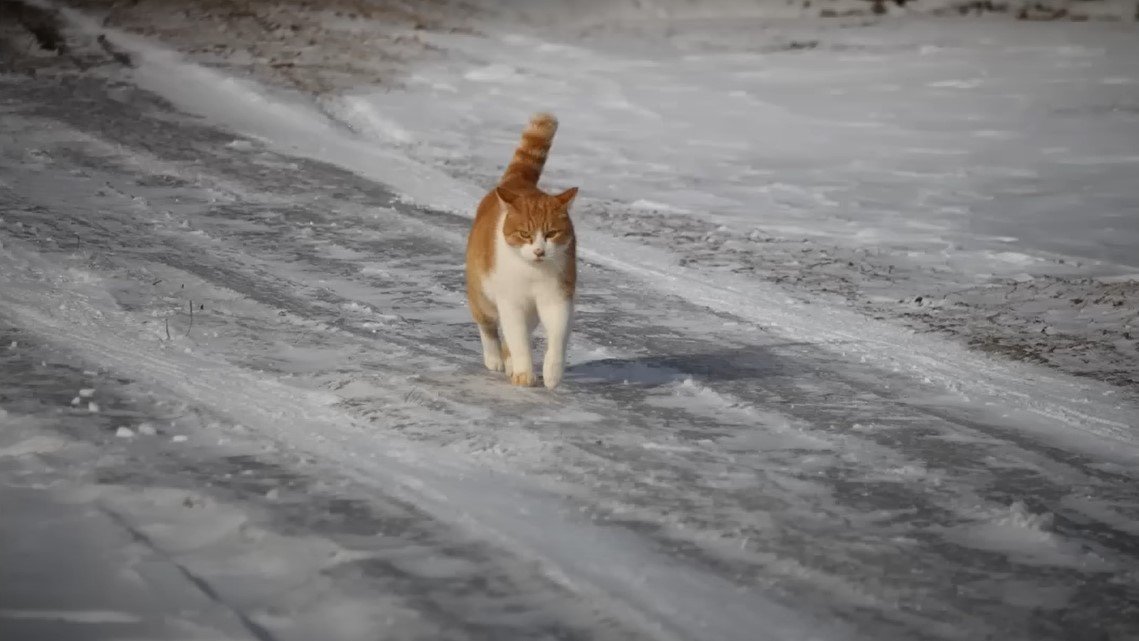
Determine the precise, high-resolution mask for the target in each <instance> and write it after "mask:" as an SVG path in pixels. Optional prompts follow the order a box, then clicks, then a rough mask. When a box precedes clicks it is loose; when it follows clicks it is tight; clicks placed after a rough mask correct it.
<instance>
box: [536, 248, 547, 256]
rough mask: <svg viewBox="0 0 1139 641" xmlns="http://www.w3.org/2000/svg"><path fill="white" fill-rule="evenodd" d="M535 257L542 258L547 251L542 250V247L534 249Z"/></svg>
mask: <svg viewBox="0 0 1139 641" xmlns="http://www.w3.org/2000/svg"><path fill="white" fill-rule="evenodd" d="M534 255H535V256H537V257H538V258H541V257H542V256H545V255H546V250H544V249H542V248H541V247H535V248H534Z"/></svg>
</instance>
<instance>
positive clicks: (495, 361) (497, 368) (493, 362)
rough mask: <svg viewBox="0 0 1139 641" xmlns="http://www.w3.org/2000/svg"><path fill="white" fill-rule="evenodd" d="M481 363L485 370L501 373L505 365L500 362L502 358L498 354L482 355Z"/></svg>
mask: <svg viewBox="0 0 1139 641" xmlns="http://www.w3.org/2000/svg"><path fill="white" fill-rule="evenodd" d="M482 362H483V364H484V365H486V368H487V369H489V370H490V371H492V372H502V371H505V370H506V365H505V364H504V363H503V362H502V356H500V355H498V354H483V357H482Z"/></svg>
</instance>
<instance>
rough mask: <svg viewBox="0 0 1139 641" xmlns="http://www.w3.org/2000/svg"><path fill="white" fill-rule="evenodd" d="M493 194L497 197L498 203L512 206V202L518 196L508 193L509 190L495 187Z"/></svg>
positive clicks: (511, 192)
mask: <svg viewBox="0 0 1139 641" xmlns="http://www.w3.org/2000/svg"><path fill="white" fill-rule="evenodd" d="M494 193H495V194H497V195H498V200H499V202H502V203H505V204H507V205H510V204H513V203H514V201H516V200H518V194H517V193H515V192H513V191H510V190H509V189H504V188H502V187H495V188H494Z"/></svg>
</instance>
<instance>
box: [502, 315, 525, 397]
mask: <svg viewBox="0 0 1139 641" xmlns="http://www.w3.org/2000/svg"><path fill="white" fill-rule="evenodd" d="M498 314H499V323H500V324H501V325H502V337H503V338H504V339H505V340H506V349H507V350H509V353H510V356H509V361H508V363H507V366H506V369H507V372H508V373H509V374H510V382H511V383H513V384H515V385H520V386H523V387H529V386H531V385H533V384H534V360H533V355H532V354H531V353H530V329H531V327H530V324H529V323H528V322H527V314H526V310H525V308H523V307H522V306H521V305H510V304H500V305H499V308H498Z"/></svg>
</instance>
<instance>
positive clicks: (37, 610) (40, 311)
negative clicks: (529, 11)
mask: <svg viewBox="0 0 1139 641" xmlns="http://www.w3.org/2000/svg"><path fill="white" fill-rule="evenodd" d="M155 60H157V61H158V62H155V63H153V64H152V65H151V66H149V67H148V66H147V64H148V63H147V62H143V63H142V67H140V69H139V70H137V71H136V72H134V73H133V75H132V74H130V73H128V72H126V71H120V70H117V69H114V68H111V69H106V70H100V71H87V72H76V71H72V70H68V69H64V68H61V67H54V68H51V69H48V70H47V71H41V72H40V73H38V74H37V75H36V77H28V76H24V75H18V74H12V73H7V74H4V75H0V141H2V143H0V274H2V275H3V281H2V283H0V350H3V351H0V408H2V409H0V423H2V424H3V426H4V427H3V429H2V430H0V439H2V440H0V480H2V484H0V637H3V638H4V639H8V638H13V639H23V638H27V639H32V638H59V639H64V638H76V639H82V638H103V636H104V635H107V636H109V635H115V634H118V635H121V636H127V637H131V638H138V637H140V636H145V637H146V638H162V639H167V638H169V639H183V638H195V639H196V638H218V637H219V636H221V637H223V638H253V639H261V640H262V641H264V640H266V639H279V640H282V641H283V640H286V639H298V640H299V639H315V638H321V639H330V640H331V639H364V638H385V639H389V638H390V639H440V638H447V639H637V638H646V639H716V640H721V639H723V640H737V639H738V640H740V641H745V640H746V641H751V640H756V639H863V638H864V639H878V640H881V639H970V640H972V639H985V638H1009V639H1030V638H1031V639H1071V638H1103V639H1112V640H1121V639H1128V638H1135V636H1136V635H1139V543H1137V541H1139V489H1137V487H1139V486H1137V485H1136V481H1137V477H1139V435H1137V434H1136V432H1135V427H1134V422H1135V421H1134V419H1135V418H1136V416H1137V415H1139V414H1137V408H1136V406H1135V405H1134V403H1133V400H1132V397H1131V396H1130V395H1129V394H1128V393H1127V392H1126V391H1125V390H1122V389H1120V388H1116V387H1112V386H1110V385H1108V384H1105V383H1100V382H1097V381H1094V380H1089V379H1076V378H1072V377H1068V376H1066V375H1063V374H1060V373H1057V372H1054V371H1051V370H1045V369H1042V368H1038V367H1036V366H1031V365H1026V364H1022V363H1015V362H1002V361H999V360H996V359H992V358H989V357H987V356H984V355H979V354H976V353H974V352H971V351H969V350H967V349H965V348H963V347H962V346H960V345H958V344H956V343H953V342H949V341H943V340H941V339H938V338H936V337H931V336H925V335H915V334H912V333H910V332H908V331H906V330H904V329H901V328H898V327H896V326H893V325H889V324H886V323H881V322H878V321H874V320H871V319H868V318H865V317H863V316H861V315H859V314H858V313H857V312H856V311H853V310H850V309H845V308H842V307H840V306H834V305H831V304H828V303H827V302H826V301H816V302H810V300H809V299H808V300H804V299H802V298H796V297H792V296H788V295H785V294H782V293H781V292H780V290H777V289H774V288H772V287H770V286H768V285H766V284H764V283H759V282H755V281H754V280H753V279H751V278H748V277H747V274H738V273H732V272H731V271H725V272H723V273H721V274H717V276H716V277H715V278H709V277H708V273H707V272H701V271H698V270H694V271H689V270H685V269H681V268H678V267H676V266H675V264H674V261H673V258H672V257H670V256H669V255H667V254H665V253H663V252H662V251H661V250H660V248H659V247H654V246H653V245H652V244H651V243H645V244H643V245H642V244H640V243H635V242H630V240H629V239H628V238H615V237H606V234H603V233H600V232H598V231H594V232H593V233H592V235H590V232H588V231H586V232H584V237H585V238H587V239H588V242H587V243H586V249H587V250H588V251H587V252H586V254H585V256H586V258H585V261H584V265H583V269H582V283H583V284H582V286H581V299H580V308H579V309H580V315H579V320H578V322H577V325H576V334H575V338H574V340H573V342H572V347H571V353H570V360H571V366H570V368H569V371H568V373H567V380H566V382H565V385H564V388H561V389H559V390H558V391H557V392H555V393H550V392H547V391H545V390H542V389H534V390H518V389H515V388H511V387H510V386H508V385H505V384H504V383H503V382H502V381H501V380H499V378H497V377H495V376H493V375H491V374H489V373H488V372H486V371H485V370H483V369H482V367H481V362H480V359H479V358H478V354H479V348H478V345H477V334H476V333H475V332H474V329H473V326H472V325H471V323H470V322H469V320H468V317H467V312H466V310H465V308H464V298H463V294H462V272H461V269H462V268H461V260H460V257H461V255H462V248H463V242H464V236H465V231H466V228H467V225H468V224H469V219H468V218H467V215H469V214H464V213H461V212H453V211H450V210H448V209H447V208H446V206H445V205H446V204H447V203H449V202H452V201H453V202H456V203H459V202H463V198H465V197H466V196H467V195H468V194H467V190H469V191H470V192H473V193H477V189H478V186H477V185H475V184H473V183H470V184H466V185H464V184H463V183H462V182H461V181H458V182H455V181H454V180H453V179H451V180H450V181H446V180H444V178H446V177H442V176H441V175H440V177H438V180H439V182H438V183H435V184H436V185H437V189H438V193H435V194H432V193H431V191H432V184H433V183H432V182H431V180H433V179H435V178H436V175H435V174H433V173H431V170H430V169H429V168H426V167H425V168H423V172H422V174H421V175H419V176H418V177H417V176H416V175H415V167H416V165H415V164H414V163H413V162H412V161H407V163H406V164H405V165H404V166H403V167H402V168H400V167H393V166H390V165H385V166H383V167H375V166H368V165H366V164H364V162H365V161H373V162H377V163H381V162H384V161H385V156H384V155H382V154H383V153H390V152H377V156H375V157H368V156H367V155H366V154H367V153H368V152H367V151H363V150H366V149H367V148H368V147H369V146H370V145H372V144H373V143H367V142H361V141H360V139H359V137H358V135H357V133H355V132H353V131H349V130H347V129H345V128H343V127H338V126H336V125H335V124H328V123H321V124H313V123H315V122H316V121H315V120H313V121H308V120H303V119H299V118H298V113H300V114H306V113H308V112H304V111H298V110H299V107H297V106H296V105H291V104H285V105H275V103H272V102H271V101H272V98H270V97H268V96H263V97H261V98H260V100H262V101H263V102H261V103H259V104H258V105H256V106H257V108H258V109H261V110H262V111H248V112H245V113H236V112H234V111H233V110H235V109H239V108H240V107H241V105H240V104H238V103H237V102H235V101H233V100H231V98H232V96H233V95H234V94H235V92H244V91H246V86H245V85H230V86H225V85H222V84H218V85H215V86H213V90H215V91H216V92H217V93H216V94H203V93H202V92H203V91H205V90H206V89H209V88H210V87H209V86H208V84H209V83H208V82H205V80H203V79H206V80H209V79H210V78H214V77H213V76H207V75H202V74H206V72H204V71H202V72H201V73H199V74H198V75H195V73H198V72H195V73H189V72H187V70H186V69H185V68H184V67H180V66H177V65H173V64H170V63H168V61H167V62H163V60H164V59H163V58H161V57H158V58H155ZM163 65H166V66H163ZM180 73H184V74H185V75H179V74H180ZM425 73H426V72H425ZM138 83H141V84H142V85H145V86H147V87H149V88H150V89H151V90H153V91H162V93H163V94H164V95H163V96H158V95H156V94H155V93H152V92H151V91H148V90H144V89H140V88H139V86H138ZM195 83H200V84H195ZM242 95H245V94H242ZM168 100H174V101H182V102H181V104H182V106H183V107H184V108H186V109H193V110H195V111H198V113H203V112H207V113H208V112H209V107H210V106H211V103H213V104H212V107H213V108H214V109H216V110H217V112H219V113H215V114H210V115H212V116H213V117H211V118H200V117H195V116H190V115H187V114H186V113H184V112H183V111H181V110H179V108H178V107H177V106H175V105H173V104H171V103H170V102H168ZM246 107H247V108H248V107H249V105H248V104H246ZM226 111H229V113H228V114H221V113H220V112H226ZM312 113H314V114H315V113H318V112H317V111H316V110H312ZM393 113H398V112H393ZM282 114H284V115H285V116H286V117H285V118H284V119H282ZM259 117H260V120H259ZM227 118H229V119H230V120H227ZM275 119H277V120H280V121H281V122H286V123H292V124H294V125H296V127H297V129H294V130H293V131H291V136H290V137H288V138H287V139H286V138H283V137H274V136H273V134H274V132H280V131H283V128H281V127H278V126H277V125H275V124H274V120H275ZM234 120H237V121H240V122H239V123H238V124H235V123H234ZM241 123H244V125H245V126H244V127H242V124H241ZM305 126H310V127H312V128H311V129H309V130H304V127H305ZM235 128H236V129H238V130H240V131H242V132H245V133H248V134H255V135H256V136H253V135H242V134H241V133H235V132H234V131H233V129H235ZM495 135H496V136H499V135H501V136H502V137H504V138H508V137H511V136H513V135H514V132H510V131H504V132H500V133H499V134H495ZM578 143H579V144H581V141H580V140H579V141H578ZM559 144H561V141H559V142H557V143H555V147H554V152H553V153H554V156H555V157H556V156H557V154H558V149H559ZM566 146H567V147H569V148H570V149H573V142H572V141H567V144H566ZM435 149H438V148H437V147H436V148H435ZM388 160H390V162H391V163H396V160H394V159H388ZM487 171H488V173H493V172H491V170H490V169H488V170H487ZM389 176H390V177H392V179H391V181H390V182H389V181H385V180H381V178H387V177H389ZM424 176H426V178H424ZM557 177H558V178H559V179H560V178H567V179H568V178H569V177H568V176H566V175H564V173H563V174H557ZM401 180H403V181H404V182H403V183H402V184H401V185H396V184H395V183H399V182H400V181H401ZM407 194H410V195H411V197H412V198H411V199H409V198H407V197H406V195H407ZM432 197H435V198H437V199H438V200H437V202H440V203H441V204H442V205H444V206H441V207H437V208H432V207H428V206H425V205H424V204H423V203H427V202H431V198H432ZM412 199H414V200H412ZM410 202H418V203H420V204H409V203H410ZM471 202H474V201H471ZM589 220H594V219H593V218H590V219H589ZM658 231H659V230H658ZM47 559H53V561H52V562H59V563H64V564H66V565H67V566H68V567H72V568H75V569H74V570H73V571H71V572H69V573H67V574H69V575H70V577H71V578H70V579H68V581H66V582H65V583H64V584H62V585H61V584H59V583H58V582H53V581H51V580H45V576H46V577H47V578H51V577H56V576H64V574H62V573H60V571H58V570H54V569H53V570H52V571H51V573H50V574H46V575H45V572H47V570H46V569H47V568H49V567H52V566H51V565H50V564H48V563H47Z"/></svg>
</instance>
